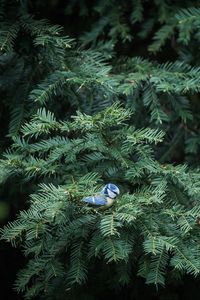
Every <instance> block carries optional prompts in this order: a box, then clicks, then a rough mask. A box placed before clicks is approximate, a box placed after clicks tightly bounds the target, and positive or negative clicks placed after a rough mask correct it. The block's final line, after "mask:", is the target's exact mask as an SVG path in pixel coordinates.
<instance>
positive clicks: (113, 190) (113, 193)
mask: <svg viewBox="0 0 200 300" xmlns="http://www.w3.org/2000/svg"><path fill="white" fill-rule="evenodd" d="M119 193H120V192H119V188H118V187H117V186H116V185H115V184H113V183H108V184H106V185H105V186H104V188H103V189H102V191H101V194H103V195H104V196H106V197H108V198H111V199H115V198H116V197H117V196H118V195H119Z"/></svg>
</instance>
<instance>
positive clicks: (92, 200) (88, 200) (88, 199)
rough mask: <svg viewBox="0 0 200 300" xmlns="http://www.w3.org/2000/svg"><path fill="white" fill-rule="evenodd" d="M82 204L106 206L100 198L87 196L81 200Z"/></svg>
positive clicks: (104, 201) (104, 200) (103, 199)
mask: <svg viewBox="0 0 200 300" xmlns="http://www.w3.org/2000/svg"><path fill="white" fill-rule="evenodd" d="M83 202H86V203H89V204H92V205H97V206H101V205H102V206H103V205H106V203H107V201H106V199H105V198H103V197H101V196H89V197H86V198H84V199H83Z"/></svg>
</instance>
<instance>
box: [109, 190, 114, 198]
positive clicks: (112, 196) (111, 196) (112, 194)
mask: <svg viewBox="0 0 200 300" xmlns="http://www.w3.org/2000/svg"><path fill="white" fill-rule="evenodd" d="M108 196H109V198H111V199H114V198H115V197H116V194H115V193H113V192H112V191H111V190H109V189H108Z"/></svg>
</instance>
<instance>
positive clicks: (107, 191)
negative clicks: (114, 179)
mask: <svg viewBox="0 0 200 300" xmlns="http://www.w3.org/2000/svg"><path fill="white" fill-rule="evenodd" d="M119 193H120V191H119V188H118V187H117V186H116V185H115V184H113V183H108V184H106V185H105V186H104V187H103V189H102V190H101V192H100V194H99V195H94V196H89V197H86V198H84V199H83V202H85V203H87V204H89V205H92V206H95V207H110V206H112V205H113V203H114V201H115V198H116V197H117V196H118V195H119Z"/></svg>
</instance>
